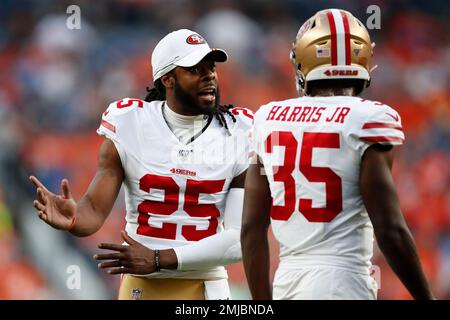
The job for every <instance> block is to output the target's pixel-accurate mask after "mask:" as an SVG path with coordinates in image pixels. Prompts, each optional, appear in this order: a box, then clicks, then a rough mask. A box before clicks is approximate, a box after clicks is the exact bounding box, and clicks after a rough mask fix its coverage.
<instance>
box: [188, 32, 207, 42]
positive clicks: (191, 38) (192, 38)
mask: <svg viewBox="0 0 450 320" xmlns="http://www.w3.org/2000/svg"><path fill="white" fill-rule="evenodd" d="M186 42H187V43H189V44H202V43H206V41H205V39H203V38H202V36H200V35H198V34H193V35H190V36H189V37H188V38H187V39H186Z"/></svg>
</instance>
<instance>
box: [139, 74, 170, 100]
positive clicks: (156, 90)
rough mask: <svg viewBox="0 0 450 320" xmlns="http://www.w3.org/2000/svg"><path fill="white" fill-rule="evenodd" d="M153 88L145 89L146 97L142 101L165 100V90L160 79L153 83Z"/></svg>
mask: <svg viewBox="0 0 450 320" xmlns="http://www.w3.org/2000/svg"><path fill="white" fill-rule="evenodd" d="M154 85H155V86H154V87H153V88H151V89H150V88H149V87H147V88H146V89H147V95H146V96H145V99H144V101H147V102H152V101H155V100H161V101H162V100H166V88H165V87H164V85H163V84H162V81H161V79H158V80H156V81H155V84H154Z"/></svg>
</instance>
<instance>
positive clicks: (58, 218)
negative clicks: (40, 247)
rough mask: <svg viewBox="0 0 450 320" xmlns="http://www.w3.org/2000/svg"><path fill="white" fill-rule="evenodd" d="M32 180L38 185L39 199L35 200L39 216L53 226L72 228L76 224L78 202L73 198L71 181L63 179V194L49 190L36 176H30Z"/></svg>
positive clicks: (65, 228) (63, 228)
mask: <svg viewBox="0 0 450 320" xmlns="http://www.w3.org/2000/svg"><path fill="white" fill-rule="evenodd" d="M30 180H31V182H32V183H33V184H34V185H35V187H36V192H37V197H38V199H37V200H34V201H33V204H34V207H35V208H36V210H37V212H38V215H39V218H41V219H42V220H43V221H44V222H45V223H47V224H49V225H50V226H52V227H53V228H56V229H61V230H71V228H72V227H73V226H74V225H75V220H76V211H77V203H76V201H75V199H73V197H72V195H71V193H70V188H69V181H67V179H63V180H62V181H61V190H62V195H57V194H54V193H53V192H51V191H49V190H48V189H47V188H46V187H45V186H44V185H43V184H42V182H40V181H39V180H38V179H37V178H36V177H35V176H30Z"/></svg>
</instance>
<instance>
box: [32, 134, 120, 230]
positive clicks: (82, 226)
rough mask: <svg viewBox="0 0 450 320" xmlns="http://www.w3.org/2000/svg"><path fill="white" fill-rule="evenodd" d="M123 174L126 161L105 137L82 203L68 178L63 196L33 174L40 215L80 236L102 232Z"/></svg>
mask: <svg viewBox="0 0 450 320" xmlns="http://www.w3.org/2000/svg"><path fill="white" fill-rule="evenodd" d="M123 177H124V173H123V168H122V164H121V162H120V158H119V155H118V153H117V150H116V148H115V146H114V143H113V142H112V141H111V140H109V139H105V141H104V142H103V144H102V145H101V147H100V152H99V158H98V166H97V172H96V174H95V177H94V178H93V180H92V181H91V184H90V186H89V188H88V190H87V191H86V193H85V194H84V196H83V197H82V198H81V199H80V200H79V201H78V202H76V201H75V199H74V198H73V197H72V195H71V192H70V188H69V182H68V181H67V180H66V179H64V180H63V181H62V183H61V189H62V195H56V194H54V193H52V192H51V191H49V190H48V189H47V188H46V187H45V186H44V185H43V184H42V183H41V182H40V181H39V180H38V179H37V178H36V177H34V176H32V177H30V180H31V181H32V182H33V184H34V185H35V186H36V188H37V192H38V199H37V200H35V201H34V206H35V208H36V210H37V211H38V214H39V217H40V218H41V219H42V220H43V221H44V222H46V223H47V224H49V225H51V226H52V227H54V228H56V229H62V230H68V231H70V232H71V233H72V234H74V235H76V236H79V237H84V236H89V235H91V234H93V233H95V232H96V231H98V230H99V229H100V227H101V226H102V225H103V223H104V221H105V220H106V218H107V217H108V215H109V213H110V211H111V209H112V207H113V205H114V202H115V200H116V198H117V195H118V193H119V190H120V186H121V184H122V180H123Z"/></svg>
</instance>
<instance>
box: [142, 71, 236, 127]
mask: <svg viewBox="0 0 450 320" xmlns="http://www.w3.org/2000/svg"><path fill="white" fill-rule="evenodd" d="M146 90H147V95H146V96H145V99H144V100H145V101H147V102H152V101H155V100H160V101H162V100H166V88H165V87H164V85H163V84H162V81H161V79H158V80H156V81H155V83H154V87H153V88H149V87H147V88H146ZM231 109H233V105H232V104H229V105H218V106H217V107H216V108H214V110H213V111H212V115H213V116H214V117H216V119H217V120H218V121H219V123H220V125H221V126H222V127H224V128H225V130H227V132H228V134H230V130H229V128H228V124H227V120H226V118H225V115H229V116H230V117H231V120H233V122H236V117H235V116H234V114H233V113H232V112H231Z"/></svg>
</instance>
